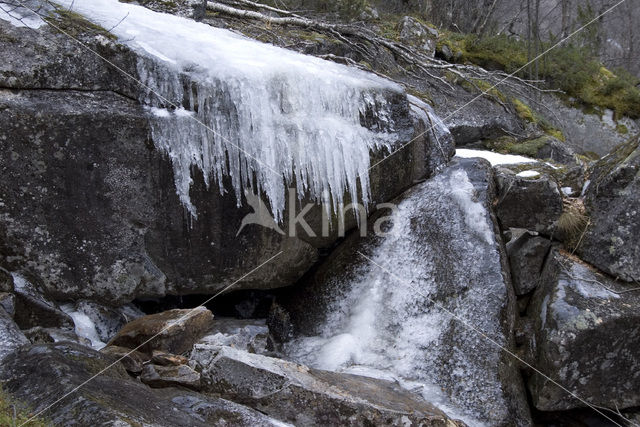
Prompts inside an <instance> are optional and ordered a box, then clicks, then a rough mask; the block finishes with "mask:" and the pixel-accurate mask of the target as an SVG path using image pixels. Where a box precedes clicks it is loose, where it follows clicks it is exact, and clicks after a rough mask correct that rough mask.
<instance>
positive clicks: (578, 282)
mask: <svg viewBox="0 0 640 427" xmlns="http://www.w3.org/2000/svg"><path fill="white" fill-rule="evenodd" d="M630 289H633V288H632V287H630V286H629V285H623V284H622V283H620V282H615V281H613V280H611V279H609V278H607V277H605V276H603V275H602V274H600V273H599V272H598V271H596V270H595V269H594V268H592V267H590V266H589V265H586V264H585V263H583V262H582V261H580V260H578V259H577V258H575V257H573V256H570V255H569V254H567V253H564V252H562V251H559V250H557V249H553V250H552V253H551V254H550V255H549V259H548V261H547V263H546V266H545V268H544V271H543V275H542V280H541V284H540V286H539V288H538V289H537V290H536V292H535V294H534V298H533V300H532V302H531V305H530V307H529V311H528V316H529V318H530V319H531V321H533V322H534V331H535V332H534V336H533V337H532V339H531V340H530V341H531V344H530V346H531V350H532V354H533V355H534V358H535V360H534V363H533V365H534V366H535V367H536V368H537V369H538V370H539V371H540V372H542V373H544V374H545V375H547V376H548V377H549V378H551V380H553V381H555V382H557V383H558V384H560V385H561V386H562V387H564V388H565V389H567V390H568V391H569V392H571V393H573V394H574V395H575V396H579V397H580V398H581V399H583V400H584V401H586V402H588V403H589V404H591V405H594V406H598V407H606V408H611V409H613V410H617V409H623V408H630V407H634V406H639V405H640V371H639V370H638V366H640V293H639V292H638V291H637V290H636V291H629V290H630ZM529 390H530V391H531V396H532V399H533V404H534V405H535V406H536V408H538V409H540V410H543V411H559V410H567V409H571V408H576V407H583V406H586V405H585V403H584V402H583V401H579V400H577V399H575V398H574V397H572V395H571V394H569V393H568V392H567V391H566V390H563V389H561V388H560V387H558V386H557V385H556V384H554V383H553V382H552V381H550V380H549V379H548V378H546V377H544V376H542V375H540V374H539V373H533V374H532V377H531V378H530V380H529Z"/></svg>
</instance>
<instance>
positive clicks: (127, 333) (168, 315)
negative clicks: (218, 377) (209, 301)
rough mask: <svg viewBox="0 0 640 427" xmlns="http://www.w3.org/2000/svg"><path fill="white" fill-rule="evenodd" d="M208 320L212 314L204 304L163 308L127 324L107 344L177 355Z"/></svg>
mask: <svg viewBox="0 0 640 427" xmlns="http://www.w3.org/2000/svg"><path fill="white" fill-rule="evenodd" d="M212 322H213V314H211V312H210V311H209V310H207V309H206V308H204V307H197V308H194V309H184V310H181V309H175V310H169V311H164V312H162V313H157V314H151V315H148V316H144V317H140V318H139V319H136V320H134V321H133V322H130V323H127V324H126V325H125V326H124V328H122V329H121V330H120V332H118V334H117V335H116V336H115V337H113V339H112V340H111V341H109V345H115V346H120V347H127V348H131V349H134V348H135V349H137V350H139V351H140V352H142V353H148V354H151V353H152V351H153V350H163V351H166V352H169V353H174V354H181V353H184V352H187V351H189V350H191V347H193V344H195V343H196V342H197V341H198V340H199V339H200V338H201V337H202V336H203V335H204V334H205V333H206V331H207V330H209V329H210V328H211V324H212ZM151 338H153V339H151ZM149 340H150V341H149ZM147 341H149V342H147ZM137 347H140V348H137Z"/></svg>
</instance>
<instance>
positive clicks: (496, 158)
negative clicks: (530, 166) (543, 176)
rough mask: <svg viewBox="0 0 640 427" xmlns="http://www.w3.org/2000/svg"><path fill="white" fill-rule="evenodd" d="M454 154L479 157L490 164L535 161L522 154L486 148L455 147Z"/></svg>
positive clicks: (465, 157) (462, 156) (513, 163)
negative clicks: (505, 152) (504, 152)
mask: <svg viewBox="0 0 640 427" xmlns="http://www.w3.org/2000/svg"><path fill="white" fill-rule="evenodd" d="M456 156H457V157H461V158H463V159H469V158H473V157H480V158H482V159H486V160H488V161H489V163H491V166H498V165H517V164H521V163H536V162H537V161H536V160H534V159H530V158H528V157H524V156H516V155H513V154H500V153H494V152H493V151H487V150H469V149H465V148H458V149H456Z"/></svg>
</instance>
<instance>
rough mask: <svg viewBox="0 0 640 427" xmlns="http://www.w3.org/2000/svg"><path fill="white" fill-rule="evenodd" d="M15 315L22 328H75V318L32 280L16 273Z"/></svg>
mask: <svg viewBox="0 0 640 427" xmlns="http://www.w3.org/2000/svg"><path fill="white" fill-rule="evenodd" d="M14 284H15V293H14V295H15V315H14V319H15V321H16V323H17V324H18V326H20V328H21V329H29V328H33V327H36V326H40V327H43V328H73V326H74V323H73V319H71V317H69V315H67V314H66V313H65V312H63V311H62V310H60V308H58V306H57V305H56V304H55V303H54V302H53V301H52V300H50V299H49V298H47V297H46V296H45V295H44V293H43V292H41V291H40V290H39V289H38V288H37V287H36V286H34V285H33V284H32V283H31V282H29V281H28V280H26V279H25V278H23V277H22V276H19V275H14Z"/></svg>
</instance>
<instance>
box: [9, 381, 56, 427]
mask: <svg viewBox="0 0 640 427" xmlns="http://www.w3.org/2000/svg"><path fill="white" fill-rule="evenodd" d="M23 408H24V406H22V405H20V404H19V403H18V402H16V401H14V400H13V399H12V398H11V397H10V396H9V395H8V394H7V393H6V392H4V391H3V390H2V388H0V426H7V427H9V426H11V427H13V426H19V425H22V424H24V423H25V422H27V420H29V419H30V418H31V417H32V416H33V414H31V413H30V412H29V411H27V410H25V409H23ZM50 425H51V423H49V422H47V421H45V420H43V419H42V418H35V419H33V420H31V421H29V426H30V427H48V426H50Z"/></svg>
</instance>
